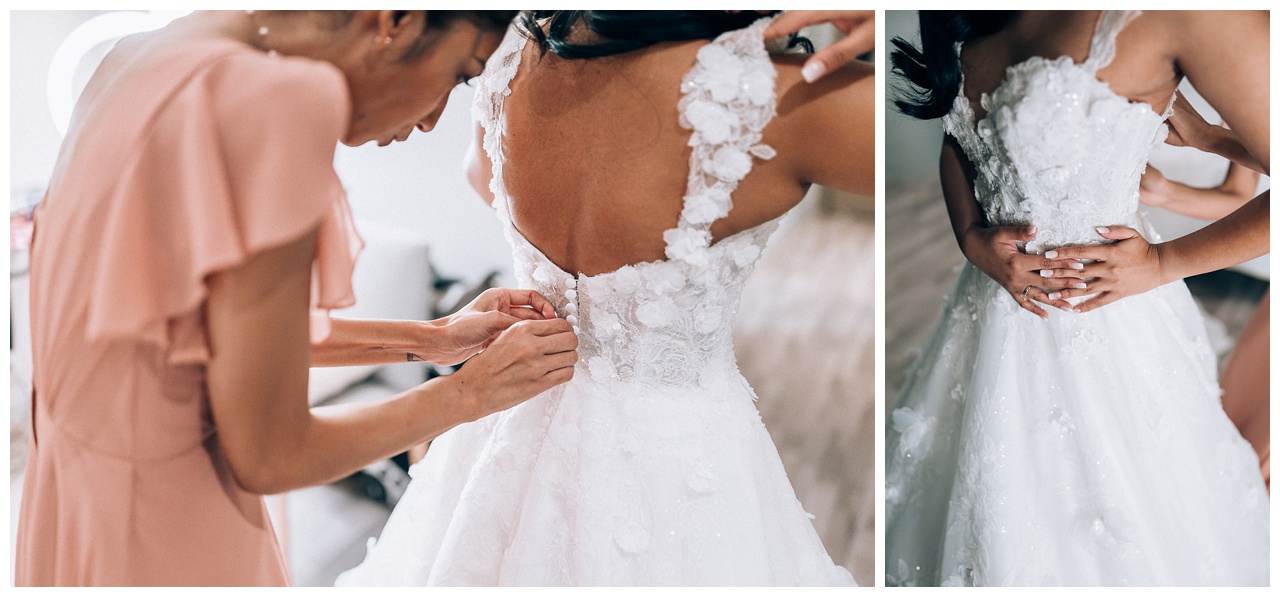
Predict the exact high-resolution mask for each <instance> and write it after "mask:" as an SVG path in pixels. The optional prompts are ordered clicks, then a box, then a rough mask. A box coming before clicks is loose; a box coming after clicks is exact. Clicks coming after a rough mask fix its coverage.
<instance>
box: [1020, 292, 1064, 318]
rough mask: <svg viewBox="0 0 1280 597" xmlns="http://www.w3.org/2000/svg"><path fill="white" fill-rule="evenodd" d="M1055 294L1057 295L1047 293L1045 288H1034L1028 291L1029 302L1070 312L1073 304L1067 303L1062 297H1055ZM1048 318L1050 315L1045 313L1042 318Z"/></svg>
mask: <svg viewBox="0 0 1280 597" xmlns="http://www.w3.org/2000/svg"><path fill="white" fill-rule="evenodd" d="M1054 294H1055V293H1050V292H1046V291H1045V290H1044V289H1043V288H1040V287H1039V286H1032V287H1031V288H1030V289H1028V290H1027V300H1028V301H1036V302H1039V303H1043V304H1045V305H1049V306H1050V307H1056V308H1058V309H1062V310H1064V311H1070V310H1071V303H1068V302H1067V301H1065V300H1062V297H1061V296H1057V297H1055V296H1054ZM1048 316H1049V314H1048V313H1044V315H1043V316H1042V318H1046V317H1048Z"/></svg>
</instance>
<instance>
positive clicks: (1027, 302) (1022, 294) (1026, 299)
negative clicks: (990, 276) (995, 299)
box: [1005, 286, 1049, 319]
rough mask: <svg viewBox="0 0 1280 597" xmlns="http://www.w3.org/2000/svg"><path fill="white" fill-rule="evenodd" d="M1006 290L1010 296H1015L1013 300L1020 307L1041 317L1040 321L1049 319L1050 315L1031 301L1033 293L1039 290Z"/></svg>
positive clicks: (1030, 287) (1034, 288) (1029, 288)
mask: <svg viewBox="0 0 1280 597" xmlns="http://www.w3.org/2000/svg"><path fill="white" fill-rule="evenodd" d="M1005 290H1007V291H1008V292H1009V294H1012V295H1013V300H1014V302H1016V303H1018V306H1019V307H1022V308H1023V309H1026V310H1028V311H1030V312H1032V313H1034V314H1035V315H1036V317H1039V318H1040V319H1048V318H1049V313H1048V312H1046V311H1045V310H1044V309H1042V308H1040V306H1039V305H1037V304H1036V303H1035V301H1033V300H1032V299H1031V293H1032V292H1035V291H1037V290H1039V289H1038V288H1036V287H1035V286H1027V287H1026V289H1025V290H1014V289H1012V288H1006V289H1005Z"/></svg>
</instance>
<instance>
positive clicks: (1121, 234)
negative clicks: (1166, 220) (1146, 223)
mask: <svg viewBox="0 0 1280 597" xmlns="http://www.w3.org/2000/svg"><path fill="white" fill-rule="evenodd" d="M1094 230H1096V231H1097V232H1098V236H1101V237H1102V238H1105V239H1109V240H1127V239H1130V238H1134V237H1137V236H1142V235H1141V234H1138V231H1137V230H1134V229H1133V228H1127V227H1125V226H1098V227H1097V228H1094Z"/></svg>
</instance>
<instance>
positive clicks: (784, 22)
mask: <svg viewBox="0 0 1280 597" xmlns="http://www.w3.org/2000/svg"><path fill="white" fill-rule="evenodd" d="M820 23H831V24H832V25H835V27H836V28H837V29H839V30H840V31H842V32H844V35H845V37H844V39H841V40H840V41H837V42H835V43H833V44H831V45H829V46H827V47H825V48H822V49H821V50H818V51H817V52H815V53H814V54H813V56H810V57H809V59H808V60H806V61H805V63H804V68H803V69H801V71H800V74H801V75H802V76H803V77H804V80H805V81H807V82H809V83H813V82H814V81H817V80H818V79H821V78H822V76H823V75H825V74H827V73H829V72H831V71H833V70H835V69H837V68H840V67H842V66H844V65H846V64H848V63H850V62H853V60H854V59H855V58H857V57H858V56H861V55H863V54H866V53H867V52H870V51H871V50H873V49H875V44H876V11H874V10H789V11H787V12H784V13H782V14H781V15H778V18H776V19H774V20H773V22H772V23H769V28H768V29H765V30H764V38H765V39H774V38H777V37H782V36H784V35H791V34H792V33H796V32H798V31H800V30H801V29H804V28H805V27H808V26H810V25H817V24H820Z"/></svg>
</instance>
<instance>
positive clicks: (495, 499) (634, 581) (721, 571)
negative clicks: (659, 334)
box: [338, 366, 853, 586]
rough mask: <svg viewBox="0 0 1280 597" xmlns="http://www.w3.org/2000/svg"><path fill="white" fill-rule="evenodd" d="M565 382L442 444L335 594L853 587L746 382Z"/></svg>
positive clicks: (582, 374) (724, 378) (727, 375)
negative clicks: (406, 588) (361, 589)
mask: <svg viewBox="0 0 1280 597" xmlns="http://www.w3.org/2000/svg"><path fill="white" fill-rule="evenodd" d="M585 369H586V368H585V367H581V366H580V367H579V371H578V375H577V376H576V377H575V379H574V380H573V381H571V382H569V383H568V384H565V385H563V386H560V387H557V388H555V389H552V390H551V391H549V392H547V393H545V394H543V395H541V396H538V397H536V398H534V399H532V400H530V401H528V402H526V403H524V404H521V405H520V406H517V407H515V408H513V409H511V410H509V411H506V412H502V413H498V414H495V415H492V416H490V417H487V418H485V419H481V420H480V421H477V422H475V423H472V424H468V425H463V426H460V427H458V428H455V429H454V430H452V431H450V432H449V433H447V434H445V435H443V436H441V437H440V438H439V439H437V440H436V441H435V442H433V443H432V445H431V448H430V450H429V451H428V453H427V456H426V458H425V459H423V461H422V462H420V463H418V464H417V465H415V466H414V468H413V470H412V471H411V473H412V476H413V482H412V483H411V484H410V486H409V488H408V489H407V491H406V493H405V495H404V496H403V497H402V498H401V500H400V502H399V504H398V505H397V506H396V509H395V511H394V512H392V514H391V519H390V520H389V521H388V522H387V525H386V527H385V528H384V529H383V532H382V537H381V538H380V539H379V540H378V541H377V542H376V544H374V545H371V548H370V551H369V554H368V556H367V557H366V559H365V561H364V563H362V564H361V565H360V566H359V567H357V568H355V569H352V570H350V571H347V572H346V573H344V574H343V575H342V576H341V577H339V579H338V584H339V585H416V586H422V585H525V586H527V585H595V586H600V585H852V584H853V578H852V576H851V575H850V574H849V572H848V571H847V570H845V569H844V568H841V567H838V566H836V565H835V564H834V563H833V562H832V560H831V558H830V556H828V555H827V552H826V550H825V549H824V548H823V546H822V544H821V542H820V540H819V539H818V535H817V533H816V532H815V531H814V528H813V524H812V522H811V521H810V519H809V516H808V515H807V514H806V513H805V512H804V510H803V509H802V508H801V506H800V503H799V501H797V500H796V497H795V492H794V491H793V490H792V488H791V485H790V483H789V482H788V480H787V477H786V473H785V472H784V471H783V468H782V463H781V460H780V459H779V457H778V453H777V450H776V448H775V447H774V445H773V442H772V441H771V440H770V438H769V435H768V433H767V432H766V431H765V429H764V425H763V424H762V423H761V421H760V416H759V413H758V412H757V411H756V409H755V405H754V404H753V399H754V393H753V392H752V391H751V388H750V387H749V386H748V385H747V383H746V381H745V380H743V379H742V377H741V376H740V375H739V374H738V373H737V371H736V369H732V370H730V369H726V370H725V371H724V372H723V373H722V374H720V375H703V376H702V380H701V382H700V384H699V385H698V386H696V387H671V386H661V385H644V384H636V383H618V382H613V383H601V382H598V381H596V380H593V379H591V377H590V375H589V373H588V372H587V371H586V370H585Z"/></svg>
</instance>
